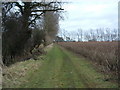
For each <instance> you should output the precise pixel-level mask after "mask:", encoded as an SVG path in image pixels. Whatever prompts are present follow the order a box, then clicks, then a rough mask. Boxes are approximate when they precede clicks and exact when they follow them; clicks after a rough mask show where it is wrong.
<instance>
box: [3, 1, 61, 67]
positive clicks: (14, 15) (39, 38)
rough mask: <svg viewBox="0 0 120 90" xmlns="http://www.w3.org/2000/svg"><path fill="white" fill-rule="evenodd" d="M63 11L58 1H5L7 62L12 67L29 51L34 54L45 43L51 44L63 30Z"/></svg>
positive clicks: (4, 26)
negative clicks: (35, 49)
mask: <svg viewBox="0 0 120 90" xmlns="http://www.w3.org/2000/svg"><path fill="white" fill-rule="evenodd" d="M60 10H63V9H62V8H61V2H57V1H56V2H52V1H49V2H45V1H41V2H22V1H18V2H3V3H2V32H3V34H2V55H3V56H2V57H3V58H2V60H3V63H4V64H5V65H10V64H12V63H14V62H17V61H18V60H16V59H15V57H16V56H20V55H23V54H24V52H26V51H27V52H30V53H31V54H32V50H33V49H34V48H37V47H38V46H39V45H40V44H42V43H43V44H44V45H47V44H50V43H51V42H52V41H53V39H54V36H55V35H56V33H57V31H58V29H59V25H58V22H59V16H60ZM46 37H49V38H46ZM48 39H49V40H48ZM48 41H49V43H48ZM46 43H47V44H46Z"/></svg>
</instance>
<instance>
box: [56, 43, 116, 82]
mask: <svg viewBox="0 0 120 90" xmlns="http://www.w3.org/2000/svg"><path fill="white" fill-rule="evenodd" d="M58 44H59V45H61V46H63V47H65V48H66V49H69V50H71V51H73V52H75V53H77V54H79V55H81V56H84V57H86V58H88V59H89V60H91V61H93V62H94V64H96V65H97V67H98V68H100V70H101V72H103V73H107V74H109V78H110V79H113V78H114V79H116V80H117V71H118V70H117V68H118V59H117V56H118V55H117V48H118V42H59V43H58ZM107 79H108V77H107Z"/></svg>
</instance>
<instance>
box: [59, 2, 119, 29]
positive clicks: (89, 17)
mask: <svg viewBox="0 0 120 90" xmlns="http://www.w3.org/2000/svg"><path fill="white" fill-rule="evenodd" d="M67 1H69V2H71V3H67V4H64V5H63V8H64V9H65V11H66V13H65V14H64V17H65V20H64V21H62V20H61V21H60V28H61V29H65V30H67V31H75V30H78V29H79V28H82V29H83V30H89V29H96V28H111V29H113V28H117V27H118V1H119V0H67Z"/></svg>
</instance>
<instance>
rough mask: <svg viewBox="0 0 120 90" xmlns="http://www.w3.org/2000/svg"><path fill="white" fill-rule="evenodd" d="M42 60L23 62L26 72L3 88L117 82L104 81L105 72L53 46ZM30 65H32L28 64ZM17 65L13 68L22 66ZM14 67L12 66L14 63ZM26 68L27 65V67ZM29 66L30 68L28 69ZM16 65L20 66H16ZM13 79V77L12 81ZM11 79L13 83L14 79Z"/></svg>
mask: <svg viewBox="0 0 120 90" xmlns="http://www.w3.org/2000/svg"><path fill="white" fill-rule="evenodd" d="M43 58H44V60H37V61H33V60H31V61H26V62H23V63H22V64H21V65H22V66H23V67H25V66H26V70H25V75H23V76H21V77H18V76H17V75H15V76H12V79H11V80H10V79H9V80H7V79H5V80H6V83H4V87H16V88H17V87H19V88H115V87H117V84H114V83H111V82H108V81H104V75H102V74H100V73H98V72H96V70H95V69H94V68H93V66H92V65H91V64H90V62H88V61H86V60H85V59H84V58H78V57H77V56H75V55H74V54H73V53H72V52H68V51H66V50H64V49H61V48H60V47H58V46H54V47H53V48H52V49H51V50H50V51H49V52H48V54H47V55H45V56H43ZM31 65H33V66H31ZM22 66H18V65H17V66H16V68H14V70H13V71H11V72H14V71H16V70H17V73H18V71H19V70H21V69H23V68H22ZM13 67H15V66H14V65H13ZM27 67H28V68H27ZM29 67H31V68H29ZM18 68H19V69H18ZM15 78H16V80H14V79H15ZM12 80H13V81H14V82H13V81H12Z"/></svg>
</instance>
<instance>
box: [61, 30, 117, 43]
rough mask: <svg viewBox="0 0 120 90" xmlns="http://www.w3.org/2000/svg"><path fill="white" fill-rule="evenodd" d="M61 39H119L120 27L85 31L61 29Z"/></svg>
mask: <svg viewBox="0 0 120 90" xmlns="http://www.w3.org/2000/svg"><path fill="white" fill-rule="evenodd" d="M59 38H62V39H63V40H62V39H60V41H61V40H62V41H118V40H119V37H118V29H110V28H106V29H102V28H99V29H91V30H88V31H84V30H82V29H78V30H75V31H74V32H68V31H66V30H61V32H60V33H59Z"/></svg>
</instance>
